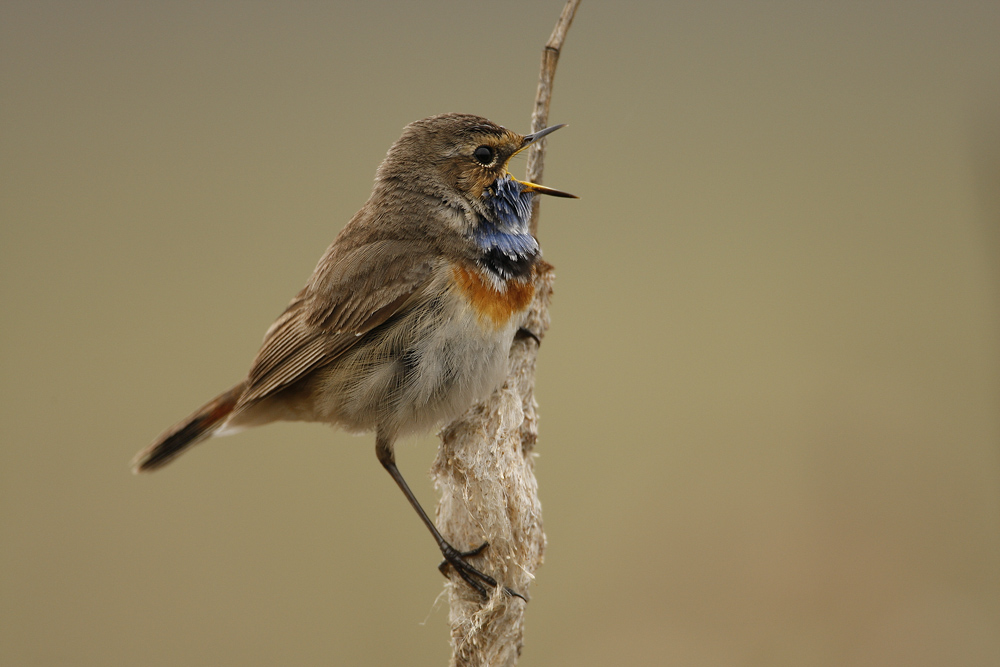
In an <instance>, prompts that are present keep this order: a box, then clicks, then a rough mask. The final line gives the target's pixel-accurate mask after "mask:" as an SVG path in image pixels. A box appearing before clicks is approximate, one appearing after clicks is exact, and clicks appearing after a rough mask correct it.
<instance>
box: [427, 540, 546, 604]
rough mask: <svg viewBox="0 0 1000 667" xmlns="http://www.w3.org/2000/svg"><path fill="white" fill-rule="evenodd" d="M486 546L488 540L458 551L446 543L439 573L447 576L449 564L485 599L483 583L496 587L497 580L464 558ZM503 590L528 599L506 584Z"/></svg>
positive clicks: (505, 592) (442, 550)
mask: <svg viewBox="0 0 1000 667" xmlns="http://www.w3.org/2000/svg"><path fill="white" fill-rule="evenodd" d="M446 544H447V543H446ZM488 546H490V543H489V542H483V543H482V544H480V545H479V546H478V547H476V548H475V549H470V550H469V551H459V550H458V549H455V548H454V547H452V546H451V545H450V544H448V545H447V547H446V548H443V549H441V554H442V555H443V556H444V560H442V561H441V563H440V564H439V565H438V570H440V572H441V574H443V575H444V576H446V577H447V576H448V566H451V567H452V568H454V569H455V572H457V573H458V576H460V577H461V578H462V581H464V582H465V583H467V584H469V586H471V587H472V588H474V589H475V590H476V592H477V593H479V595H480V596H481V597H482V598H483V600H487V599H488V598H489V594H488V593H487V592H486V587H485V586H483V584H486V586H489V587H490V588H496V587H497V580H496V579H494V578H493V577H491V576H490V575H488V574H486V573H485V572H481V571H479V570H477V569H476V568H475V567H473V566H472V565H470V564H469V563H467V562H466V561H465V559H466V558H469V557H471V556H478V555H479V554H481V553H482V552H483V551H485V550H486V547H488ZM503 592H504V594H505V595H507V596H508V597H516V598H521V599H522V600H524V601H525V602H527V601H528V599H527V598H526V597H524V596H523V595H521V594H520V593H518V592H517V591H515V590H513V589H511V588H509V587H507V586H504V587H503Z"/></svg>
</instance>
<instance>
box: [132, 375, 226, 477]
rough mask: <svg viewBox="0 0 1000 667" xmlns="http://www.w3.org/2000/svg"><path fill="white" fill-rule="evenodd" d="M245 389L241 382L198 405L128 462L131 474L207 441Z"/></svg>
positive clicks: (146, 469) (167, 460) (154, 467)
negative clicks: (194, 410) (187, 415)
mask: <svg viewBox="0 0 1000 667" xmlns="http://www.w3.org/2000/svg"><path fill="white" fill-rule="evenodd" d="M245 388H246V382H245V381H244V382H241V383H239V384H238V385H236V386H235V387H233V388H232V389H230V390H229V391H226V392H223V393H222V394H220V395H219V396H216V397H215V398H214V399H212V400H211V401H209V402H208V403H206V404H205V405H204V406H202V407H201V408H200V409H199V410H198V411H197V412H195V413H194V414H193V415H191V416H190V417H188V418H187V419H185V420H184V421H182V422H180V423H179V424H176V425H175V426H173V427H171V428H170V429H168V430H166V431H165V432H164V433H163V434H161V435H160V437H159V438H157V439H156V441H154V442H153V444H151V445H150V446H149V447H147V448H146V449H144V450H142V451H141V452H139V453H138V454H136V456H135V458H134V459H132V472H135V473H140V472H146V471H148V470H156V469H157V468H161V467H163V466H165V465H166V464H168V463H170V462H171V461H172V460H174V458H175V457H177V456H179V455H180V454H181V453H182V452H183V451H184V450H186V449H188V448H189V447H191V446H192V445H196V444H198V443H199V442H201V441H202V440H205V439H207V438H210V437H211V436H212V435H213V434H214V433H215V431H216V430H217V429H218V428H219V427H220V426H222V424H223V423H224V422H225V421H226V418H227V417H229V415H230V414H231V413H232V412H233V408H235V407H236V403H237V401H239V399H240V395H241V394H243V390H244V389H245Z"/></svg>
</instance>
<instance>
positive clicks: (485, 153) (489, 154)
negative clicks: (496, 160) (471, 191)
mask: <svg viewBox="0 0 1000 667" xmlns="http://www.w3.org/2000/svg"><path fill="white" fill-rule="evenodd" d="M472 157H474V158H476V162H478V163H479V164H481V165H484V166H486V165H490V164H492V163H493V149H492V148H490V147H489V146H480V147H479V148H477V149H476V150H475V151H473V152H472Z"/></svg>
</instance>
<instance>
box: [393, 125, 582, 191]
mask: <svg viewBox="0 0 1000 667" xmlns="http://www.w3.org/2000/svg"><path fill="white" fill-rule="evenodd" d="M560 127H563V126H562V125H555V126H552V127H549V128H546V129H544V130H541V131H540V132H535V133H534V134H527V135H523V134H518V133H517V132H512V131H511V130H508V129H507V128H505V127H502V126H500V125H497V124H496V123H493V122H491V121H489V120H487V119H485V118H481V117H479V116H471V115H468V114H455V113H452V114H444V115H440V116H431V117H430V118H425V119H423V120H418V121H416V122H414V123H410V124H409V125H407V126H406V129H405V130H403V135H402V136H401V137H400V138H399V139H398V140H397V141H396V143H395V144H393V146H392V148H390V149H389V153H388V155H387V156H386V159H385V161H384V162H383V163H382V166H381V167H379V173H378V179H379V180H382V181H386V180H399V181H403V182H405V183H406V184H407V185H410V186H413V187H416V188H419V189H420V190H423V191H425V192H428V193H429V194H439V195H441V196H442V197H443V198H445V199H447V197H448V196H449V195H455V194H457V195H459V196H461V197H463V198H464V199H466V200H467V201H469V202H481V201H482V200H483V199H484V198H488V197H490V195H491V193H493V194H495V190H496V188H497V187H498V186H500V187H503V186H504V184H508V185H514V184H516V189H517V190H518V192H519V193H525V194H527V193H531V194H545V195H553V196H556V197H573V198H575V197H576V195H571V194H569V193H567V192H562V191H560V190H554V189H552V188H547V187H545V186H542V185H537V184H535V183H529V182H527V181H520V180H517V179H515V178H514V177H513V176H511V175H510V173H509V172H508V171H507V165H508V163H509V162H510V159H511V158H512V157H514V156H515V155H517V154H518V153H520V152H521V151H523V150H524V149H526V148H527V147H528V146H530V145H532V144H533V143H535V142H537V141H538V140H540V139H541V138H542V137H544V136H546V135H548V134H550V133H552V132H555V131H556V130H558V129H559V128H560ZM508 189H511V188H510V187H508ZM527 199H529V200H530V196H529V197H527ZM477 208H478V206H477Z"/></svg>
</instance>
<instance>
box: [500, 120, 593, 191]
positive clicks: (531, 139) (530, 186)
mask: <svg viewBox="0 0 1000 667" xmlns="http://www.w3.org/2000/svg"><path fill="white" fill-rule="evenodd" d="M560 127H566V124H565V123H562V124H560V125H553V126H552V127H547V128H545V129H544V130H539V131H538V132H534V133H532V134H526V135H524V142H523V143H522V144H521V147H520V148H518V149H517V153H520V152H521V151H523V150H524V149H525V148H527V147H528V146H530V145H531V144H533V143H535V142H536V141H538V140H539V139H541V138H542V137H544V136H545V135H547V134H552V133H553V132H555V131H556V130H558V129H559V128H560ZM517 153H515V155H516V154H517ZM515 180H516V179H515ZM518 183H520V184H521V192H534V193H536V194H540V195H552V196H553V197H569V198H570V199H579V197H577V196H576V195H571V194H570V193H568V192H563V191H562V190H554V189H552V188H547V187H545V186H544V185H538V184H537V183H529V182H528V181H518Z"/></svg>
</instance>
